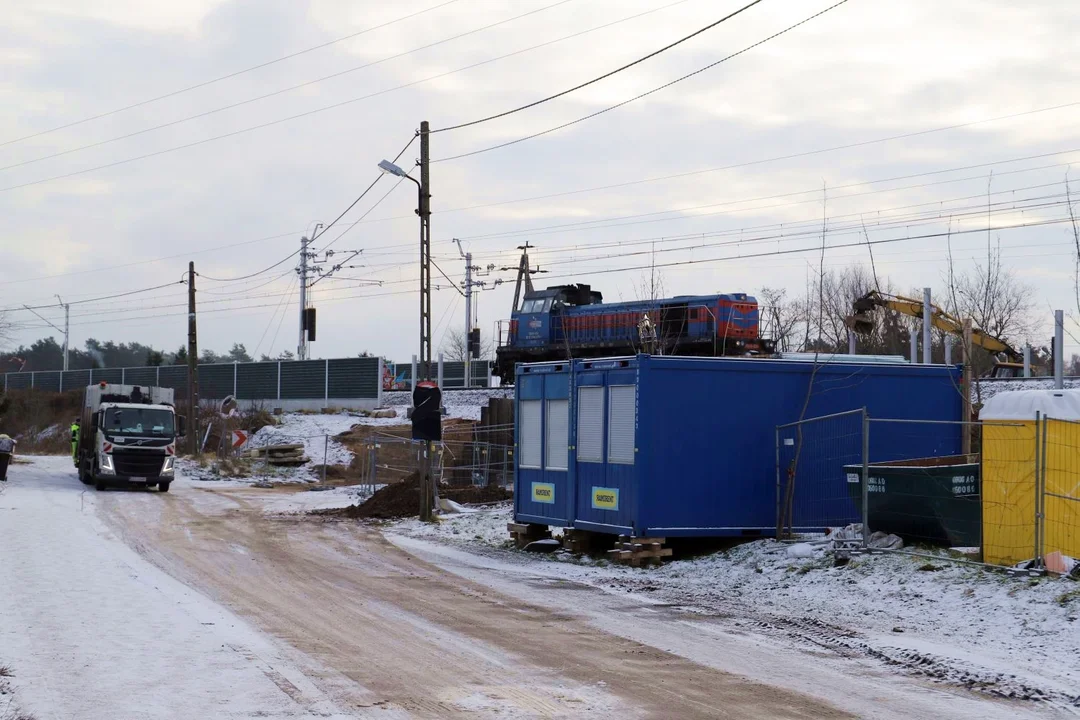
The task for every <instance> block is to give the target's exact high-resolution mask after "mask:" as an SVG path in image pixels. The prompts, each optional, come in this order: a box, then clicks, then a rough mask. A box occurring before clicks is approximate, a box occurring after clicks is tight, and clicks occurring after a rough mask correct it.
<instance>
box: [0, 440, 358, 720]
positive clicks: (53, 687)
mask: <svg viewBox="0 0 1080 720" xmlns="http://www.w3.org/2000/svg"><path fill="white" fill-rule="evenodd" d="M9 478H10V482H8V483H5V484H0V518H2V526H0V527H2V536H3V537H2V542H0V608H2V611H0V665H9V666H10V667H11V669H12V670H13V672H14V677H13V678H11V680H10V682H11V684H12V685H13V686H14V689H15V692H16V695H15V697H16V699H17V702H18V703H19V706H20V708H21V711H22V712H25V713H27V714H28V715H29V716H33V717H36V718H39V719H40V720H51V719H52V718H79V720H96V719H99V718H100V719H101V720H114V719H115V718H241V717H243V718H247V717H275V718H308V717H353V716H354V715H352V714H345V713H344V712H342V711H341V710H340V709H339V708H337V707H336V706H335V705H334V703H333V702H332V701H331V700H330V699H328V698H327V697H326V696H325V695H323V694H322V692H321V691H319V690H318V689H317V688H316V687H315V686H314V685H313V684H312V682H311V681H310V680H309V679H308V677H307V676H306V675H305V674H304V672H302V671H301V670H300V669H298V667H297V666H296V665H295V664H294V663H293V660H291V659H290V657H289V656H288V655H287V651H286V650H285V649H283V648H281V647H279V646H278V645H277V644H276V642H275V641H273V640H271V639H270V638H269V637H267V636H266V635H264V634H262V633H261V632H259V631H257V630H255V629H254V628H252V627H251V626H250V625H248V623H246V622H245V621H243V620H241V619H240V618H239V617H237V616H236V615H234V614H233V613H231V612H230V611H229V610H227V609H225V608H224V607H222V606H220V605H218V604H217V603H215V602H214V601H212V600H210V599H209V598H207V597H205V596H204V595H202V594H200V593H198V592H195V591H193V590H191V589H190V588H188V587H187V586H185V585H183V584H182V583H180V582H178V581H177V580H174V579H173V578H172V577H170V576H169V575H166V574H165V573H164V572H161V571H160V570H158V569H157V568H156V567H154V566H153V565H151V564H150V563H149V562H147V561H146V560H145V559H144V558H142V557H141V556H140V555H139V554H138V553H136V552H135V551H134V550H132V549H131V548H130V547H128V546H127V545H125V544H124V542H123V541H122V540H121V539H120V538H118V537H116V536H115V535H114V534H113V533H112V532H111V531H110V530H109V529H108V528H107V527H106V526H105V525H104V524H103V523H102V522H101V521H100V520H99V519H98V517H97V514H96V512H95V506H96V503H97V497H96V495H95V493H94V491H93V490H89V491H87V490H86V489H85V488H84V487H83V486H82V485H80V484H79V481H78V479H77V478H76V477H75V475H74V471H73V469H72V467H71V461H70V459H69V458H66V457H36V458H33V459H32V461H31V462H30V463H28V464H20V465H16V466H14V467H13V468H12V469H11V471H10V473H9ZM169 497H170V496H162V497H161V498H160V499H161V500H162V501H163V504H164V503H165V502H168V500H169ZM155 499H158V498H155ZM2 703H3V700H2V699H0V716H3V712H2V711H3V709H4V706H3V704H2Z"/></svg>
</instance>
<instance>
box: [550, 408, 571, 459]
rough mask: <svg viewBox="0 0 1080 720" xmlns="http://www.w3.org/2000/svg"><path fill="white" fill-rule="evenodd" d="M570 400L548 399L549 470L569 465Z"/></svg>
mask: <svg viewBox="0 0 1080 720" xmlns="http://www.w3.org/2000/svg"><path fill="white" fill-rule="evenodd" d="M569 444H570V401H569V400H548V401H547V462H546V463H545V465H546V466H547V469H548V470H566V469H567V467H569V460H568V458H569V454H570V452H569Z"/></svg>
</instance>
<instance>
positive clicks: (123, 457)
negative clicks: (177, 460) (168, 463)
mask: <svg viewBox="0 0 1080 720" xmlns="http://www.w3.org/2000/svg"><path fill="white" fill-rule="evenodd" d="M164 463H165V453H161V452H146V451H142V452H140V451H138V450H121V449H120V448H114V449H113V464H114V465H115V467H116V474H117V475H120V476H122V477H157V476H158V475H159V474H160V473H161V466H162V465H163V464H164Z"/></svg>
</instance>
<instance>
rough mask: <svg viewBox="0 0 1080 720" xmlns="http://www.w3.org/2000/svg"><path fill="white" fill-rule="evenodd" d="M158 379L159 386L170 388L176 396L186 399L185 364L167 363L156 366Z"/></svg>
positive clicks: (186, 374)
mask: <svg viewBox="0 0 1080 720" xmlns="http://www.w3.org/2000/svg"><path fill="white" fill-rule="evenodd" d="M158 370H159V373H158V376H159V380H158V385H159V386H160V387H168V388H172V389H173V390H175V391H176V397H177V398H184V399H185V400H186V399H187V376H188V371H187V366H186V365H167V366H165V367H162V368H158Z"/></svg>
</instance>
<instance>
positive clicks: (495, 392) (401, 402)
mask: <svg viewBox="0 0 1080 720" xmlns="http://www.w3.org/2000/svg"><path fill="white" fill-rule="evenodd" d="M511 397H514V389H513V388H477V389H475V390H446V391H444V392H443V394H442V400H443V407H445V408H446V415H445V416H444V417H448V418H461V419H464V420H479V419H480V408H481V407H482V406H484V405H487V402H488V400H490V399H491V398H511ZM411 404H412V393H411V392H409V391H405V390H395V391H392V392H385V393H383V405H385V406H386V407H390V408H398V415H399V418H400V422H407V421H406V420H405V408H407V407H409V405H411Z"/></svg>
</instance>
